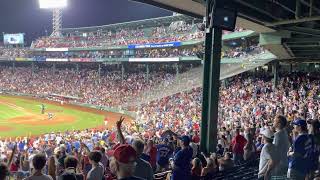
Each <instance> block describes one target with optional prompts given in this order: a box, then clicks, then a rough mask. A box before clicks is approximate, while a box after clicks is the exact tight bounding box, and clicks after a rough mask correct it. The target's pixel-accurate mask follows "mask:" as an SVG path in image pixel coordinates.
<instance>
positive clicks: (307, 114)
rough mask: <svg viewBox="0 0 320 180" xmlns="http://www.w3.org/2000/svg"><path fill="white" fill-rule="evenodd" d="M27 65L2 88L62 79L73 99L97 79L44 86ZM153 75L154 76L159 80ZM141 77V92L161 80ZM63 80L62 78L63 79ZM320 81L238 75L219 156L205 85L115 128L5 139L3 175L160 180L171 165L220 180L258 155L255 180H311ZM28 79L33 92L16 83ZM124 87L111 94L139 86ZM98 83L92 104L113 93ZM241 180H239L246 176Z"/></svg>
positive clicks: (224, 105) (226, 101)
mask: <svg viewBox="0 0 320 180" xmlns="http://www.w3.org/2000/svg"><path fill="white" fill-rule="evenodd" d="M17 71H18V72H19V73H15V74H12V73H9V72H6V69H2V70H1V73H2V75H1V78H0V80H1V82H0V87H6V88H9V89H10V88H11V90H16V91H20V92H24V91H25V92H26V91H28V86H32V87H31V88H30V89H31V91H30V92H28V93H38V92H48V89H50V86H51V87H52V86H55V85H57V86H59V87H61V88H62V89H57V90H58V92H60V91H61V90H63V91H65V90H68V91H67V93H70V94H69V95H73V94H72V93H71V92H69V90H70V89H72V88H74V87H78V86H75V84H72V83H73V82H77V77H78V76H79V77H81V78H80V79H79V80H80V82H79V83H80V84H86V83H88V82H93V81H94V80H93V79H95V78H94V77H95V75H92V74H95V73H93V72H90V71H88V72H80V73H79V74H76V73H73V72H71V71H67V70H66V71H65V72H64V71H62V73H63V74H62V75H63V76H64V79H67V80H62V79H61V78H59V76H57V77H55V75H50V72H48V71H44V70H41V69H39V71H38V73H39V74H38V75H36V77H37V78H34V79H37V80H38V81H39V82H36V81H33V78H31V77H30V76H28V74H27V73H28V71H26V70H25V69H21V70H19V69H18V70H17ZM23 72H25V73H23ZM29 72H30V71H29ZM158 73H159V72H158ZM9 74H10V76H9ZM59 74H60V73H59ZM70 74H72V75H70ZM84 74H87V76H83V75H84ZM160 74H161V73H160ZM20 75H21V76H20ZM15 76H19V77H15ZM107 76H110V75H107ZM107 76H106V77H107ZM152 76H154V75H152ZM152 76H151V79H152V78H155V77H156V76H154V77H152ZM170 76H172V75H164V76H159V75H158V78H155V79H158V80H162V81H163V80H164V79H163V77H167V78H168V77H170ZM28 77H29V78H28ZM61 77H62V76H61ZM135 77H136V78H135ZM141 77H142V76H141ZM141 77H139V76H137V75H136V74H134V73H133V74H132V75H128V76H127V77H126V78H125V80H122V82H125V83H128V84H130V85H133V86H134V87H133V89H135V90H137V91H139V90H142V89H146V88H145V87H136V86H139V84H140V85H141V84H144V83H146V84H147V85H149V86H150V87H152V83H150V82H149V83H147V82H145V81H141ZM20 78H21V79H20ZM42 78H44V79H42ZM51 78H52V79H51ZM69 78H70V79H69ZM73 78H76V79H75V81H72V79H73ZM6 79H9V80H6ZM16 79H18V80H16ZM68 79H69V80H70V82H69V81H68ZM118 79H119V76H118V77H117V78H115V77H112V76H111V79H106V80H105V81H116V82H119V81H117V80H118ZM129 79H130V80H129ZM169 79H170V78H169ZM59 81H61V83H62V84H56V83H60V82H59ZM103 81H104V80H103ZM154 81H156V80H154ZM27 82H28V83H27ZM30 82H31V83H30ZM120 82H121V81H120ZM34 83H35V84H34ZM319 83H320V79H319V77H317V76H316V75H312V74H303V73H296V74H283V75H281V78H280V83H279V86H278V87H277V89H274V88H273V87H272V81H271V78H270V77H268V76H266V75H265V74H261V75H259V76H258V75H255V76H251V75H241V76H236V77H234V78H233V79H232V80H231V81H230V82H229V85H227V86H226V87H221V89H220V93H221V95H220V104H219V118H218V128H219V131H218V145H217V151H216V153H214V154H203V153H201V152H200V151H199V147H198V145H199V141H200V137H199V130H200V127H199V126H200V125H199V123H200V121H199V120H200V119H201V98H202V95H201V92H202V90H201V88H196V89H192V90H191V91H187V92H181V93H178V94H175V95H172V96H168V97H165V98H162V99H159V100H155V101H152V102H149V103H148V104H144V105H142V106H141V107H139V108H138V111H137V114H138V115H137V118H136V121H133V122H131V123H128V124H126V125H124V124H122V121H123V119H122V118H121V119H120V120H119V121H118V122H117V126H116V127H115V128H114V129H109V130H107V129H103V130H83V131H69V132H63V133H62V132H61V133H49V134H45V135H42V136H38V137H33V138H30V137H23V138H17V139H9V138H7V139H5V140H2V141H0V148H1V149H0V150H1V159H2V161H3V162H5V163H7V165H8V166H9V170H7V169H6V168H7V166H6V165H4V164H3V165H1V166H0V169H1V168H2V169H1V171H0V179H1V178H2V179H3V177H5V176H6V175H7V173H6V172H7V171H11V172H16V173H14V174H15V177H16V178H17V179H19V178H20V179H21V178H23V177H27V176H30V177H29V179H37V178H42V179H83V178H86V179H89V180H90V179H102V177H106V179H112V178H118V179H139V178H143V179H153V178H154V173H156V172H159V171H162V170H168V169H172V171H171V172H170V173H168V174H167V175H168V176H171V179H173V180H176V179H200V178H202V179H206V178H209V179H210V178H211V179H212V178H213V177H216V176H220V175H221V174H219V173H221V172H222V176H220V178H221V177H222V178H223V177H224V175H223V173H224V172H227V171H228V170H235V169H234V168H240V166H241V165H242V164H243V163H245V164H247V165H248V166H249V165H252V166H254V165H255V162H256V161H257V160H259V169H258V170H257V172H255V173H253V174H250V176H248V177H247V178H248V179H250V178H251V179H257V176H259V178H260V179H286V178H288V179H298V180H300V179H301V180H302V179H305V177H309V179H311V177H312V176H315V175H316V174H315V173H314V172H315V171H316V170H318V165H319V164H318V162H319V152H320V151H319V147H320V140H319V138H320V131H319V130H320V123H319V121H318V118H319V115H320V108H319V107H320V106H319V105H320V104H319V95H320V86H319ZM20 84H21V85H22V87H23V88H20V87H18V88H17V87H14V86H20ZM45 84H47V85H45ZM119 84H121V86H118V85H117V83H115V84H109V85H108V86H107V87H108V88H107V89H104V90H103V91H109V92H112V93H111V94H112V96H115V97H116V98H115V99H112V101H113V100H116V99H117V98H120V97H121V95H122V96H126V95H128V94H132V93H133V92H132V91H131V92H130V93H128V94H123V93H124V92H126V91H125V90H124V89H126V88H129V87H126V86H123V84H124V83H119ZM137 84H138V85H137ZM73 86H74V87H73ZM127 86H128V85H127ZM98 87H99V86H97V84H96V83H92V85H90V86H86V88H84V89H90V91H89V90H87V92H92V94H91V95H87V96H84V97H87V99H88V100H90V101H89V102H88V103H92V104H99V103H100V101H99V100H100V99H103V96H100V94H99V93H96V92H95V89H99V88H98ZM33 88H35V89H33ZM37 88H38V89H37ZM121 88H124V89H121ZM130 88H132V87H130ZM59 90H60V91H59ZM63 91H61V92H63ZM123 91H124V92H123ZM120 94H121V95H120ZM118 95H119V96H118ZM91 100H92V101H91ZM118 103H120V104H121V103H123V102H118ZM108 105H113V102H111V103H110V104H108ZM211 138H215V137H211ZM118 143H120V144H122V145H118ZM170 158H172V159H170ZM43 168H44V169H45V170H44V171H42V169H43ZM31 170H33V171H31ZM31 172H32V173H31ZM242 173H244V172H242ZM231 174H232V173H231ZM240 174H241V172H240ZM244 175H245V174H244ZM132 176H137V177H138V178H136V177H132ZM245 176H246V175H245ZM232 177H234V179H237V177H239V174H234V176H232ZM229 178H231V177H229ZM2 179H1V180H2Z"/></svg>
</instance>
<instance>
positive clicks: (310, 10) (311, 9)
mask: <svg viewBox="0 0 320 180" xmlns="http://www.w3.org/2000/svg"><path fill="white" fill-rule="evenodd" d="M309 8H310V9H309V16H310V17H312V11H313V0H310V7H309Z"/></svg>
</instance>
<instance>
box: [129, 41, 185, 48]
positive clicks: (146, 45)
mask: <svg viewBox="0 0 320 180" xmlns="http://www.w3.org/2000/svg"><path fill="white" fill-rule="evenodd" d="M178 46H181V42H168V43H153V44H141V45H139V44H130V45H128V49H144V48H166V47H178Z"/></svg>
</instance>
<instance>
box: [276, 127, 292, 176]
mask: <svg viewBox="0 0 320 180" xmlns="http://www.w3.org/2000/svg"><path fill="white" fill-rule="evenodd" d="M273 144H274V145H275V147H276V154H277V155H278V157H279V164H278V165H277V166H276V167H275V173H276V175H279V176H281V175H283V174H285V173H286V170H287V169H288V156H287V152H288V150H289V148H290V142H289V136H288V133H287V131H286V130H284V129H282V130H280V131H278V132H276V133H275V134H274V140H273Z"/></svg>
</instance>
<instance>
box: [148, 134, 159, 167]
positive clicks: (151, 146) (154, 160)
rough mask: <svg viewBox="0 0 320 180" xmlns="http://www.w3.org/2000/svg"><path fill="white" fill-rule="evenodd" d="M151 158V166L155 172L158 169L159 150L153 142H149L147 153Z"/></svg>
mask: <svg viewBox="0 0 320 180" xmlns="http://www.w3.org/2000/svg"><path fill="white" fill-rule="evenodd" d="M146 153H147V154H148V155H149V156H150V164H151V166H152V169H153V170H156V168H157V148H156V147H155V146H154V144H153V140H149V141H148V147H147V152H146Z"/></svg>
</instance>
